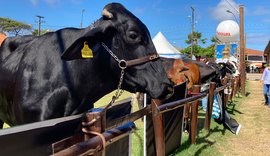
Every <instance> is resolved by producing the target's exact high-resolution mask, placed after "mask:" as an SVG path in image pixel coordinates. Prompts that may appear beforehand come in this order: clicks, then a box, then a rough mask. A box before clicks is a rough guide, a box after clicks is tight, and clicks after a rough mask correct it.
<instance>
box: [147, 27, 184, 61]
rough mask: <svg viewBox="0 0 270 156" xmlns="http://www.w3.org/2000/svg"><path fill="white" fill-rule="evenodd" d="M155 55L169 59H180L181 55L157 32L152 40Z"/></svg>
mask: <svg viewBox="0 0 270 156" xmlns="http://www.w3.org/2000/svg"><path fill="white" fill-rule="evenodd" d="M152 41H153V43H154V45H155V47H156V50H157V53H158V54H159V55H160V56H162V57H170V58H181V53H180V52H179V51H178V50H177V49H176V48H175V47H174V46H172V45H171V44H170V43H169V42H168V40H167V39H166V38H165V36H164V35H163V34H162V33H161V32H159V33H158V34H157V35H156V36H155V37H154V38H153V39H152Z"/></svg>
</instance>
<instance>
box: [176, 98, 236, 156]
mask: <svg viewBox="0 0 270 156" xmlns="http://www.w3.org/2000/svg"><path fill="white" fill-rule="evenodd" d="M240 100H241V99H240V98H234V99H233V102H232V103H230V104H229V105H228V106H227V107H228V109H227V110H228V112H229V113H230V116H231V117H232V118H235V119H236V118H237V113H235V114H234V113H232V112H233V111H234V110H235V109H238V108H237V107H238V106H237V103H238V102H240ZM231 113H232V114H231ZM204 119H205V112H204V111H202V109H200V110H199V115H198V129H197V137H196V144H191V143H190V142H189V139H188V134H187V133H185V132H184V133H183V136H182V142H181V146H180V147H179V148H178V149H177V150H176V151H175V153H173V154H172V155H175V156H180V155H184V156H194V155H195V156H196V155H200V156H216V155H219V156H221V155H223V154H222V153H221V152H219V149H218V148H217V147H216V146H215V145H220V146H223V147H226V146H227V144H228V141H227V140H228V138H231V137H235V134H233V133H232V132H231V131H230V130H229V129H227V128H225V127H224V126H223V125H220V124H218V123H217V122H215V121H214V119H211V126H210V130H209V133H208V132H207V131H206V130H205V129H204Z"/></svg>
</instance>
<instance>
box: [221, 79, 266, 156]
mask: <svg viewBox="0 0 270 156" xmlns="http://www.w3.org/2000/svg"><path fill="white" fill-rule="evenodd" d="M247 86H248V87H247V88H248V89H247V97H243V98H244V100H242V102H241V103H239V106H237V112H238V113H239V114H238V115H237V116H236V119H237V121H238V123H240V124H241V125H242V128H241V130H240V133H239V134H238V135H235V136H234V137H231V138H229V140H228V144H227V146H226V147H224V146H220V147H218V149H219V150H220V151H221V153H224V155H228V156H232V155H237V156H238V155H239V156H270V152H269V149H270V108H268V107H267V106H265V105H264V97H263V93H262V84H260V82H259V81H248V82H247Z"/></svg>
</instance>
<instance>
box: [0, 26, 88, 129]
mask: <svg viewBox="0 0 270 156" xmlns="http://www.w3.org/2000/svg"><path fill="white" fill-rule="evenodd" d="M83 33H84V32H83V30H79V29H62V30H60V31H57V32H53V33H48V34H45V35H42V36H39V37H28V36H27V37H26V38H24V37H19V38H17V39H16V38H12V39H10V40H7V41H5V44H4V47H3V48H2V49H1V51H0V53H1V58H2V60H1V62H0V96H1V97H2V98H1V100H0V103H1V104H0V109H1V110H6V113H7V114H8V113H10V115H1V113H0V118H1V116H7V117H8V116H10V117H11V116H13V117H14V114H17V115H18V116H16V118H17V119H16V120H17V121H18V123H15V124H20V122H21V123H26V122H29V121H30V120H31V121H32V122H33V121H34V120H36V121H39V120H45V119H46V118H51V117H48V116H49V115H51V114H50V112H46V111H44V110H51V111H52V112H57V109H61V110H63V109H64V108H59V107H66V105H65V104H66V103H68V102H67V101H68V100H69V99H71V97H70V96H71V95H70V93H69V91H70V88H72V86H71V85H72V82H71V81H73V80H72V78H71V76H70V75H76V73H68V71H69V70H70V69H71V68H73V67H74V64H79V65H80V66H81V70H83V69H84V68H83V66H84V65H83V64H82V63H80V62H82V61H81V60H78V61H71V62H66V61H63V60H61V54H62V53H63V52H64V51H65V50H66V49H67V48H68V47H69V46H70V45H71V44H72V43H73V42H74V41H75V40H76V39H77V38H78V36H80V35H82V34H83ZM78 62H79V63H78ZM84 62H86V61H84ZM71 102H72V101H70V102H69V103H71ZM57 103H58V104H57ZM61 105H62V106H61ZM29 108H30V109H29ZM54 109H56V110H54ZM25 110H31V114H30V113H29V112H27V111H25ZM43 111H44V112H43ZM44 114H49V115H47V117H46V115H44ZM59 114H61V115H59ZM59 114H58V115H56V116H52V117H54V118H55V117H60V116H64V112H59ZM40 115H42V117H41V116H40ZM2 118H3V117H2ZM33 118H35V119H33ZM4 120H5V121H6V122H10V123H11V122H12V120H14V121H15V119H11V118H4ZM27 120H29V121H27ZM11 124H12V123H11ZM13 124H14V123H13Z"/></svg>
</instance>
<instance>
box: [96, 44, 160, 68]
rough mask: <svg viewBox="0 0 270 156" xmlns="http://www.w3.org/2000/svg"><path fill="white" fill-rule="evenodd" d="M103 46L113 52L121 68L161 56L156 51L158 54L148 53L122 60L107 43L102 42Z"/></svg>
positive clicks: (112, 54)
mask: <svg viewBox="0 0 270 156" xmlns="http://www.w3.org/2000/svg"><path fill="white" fill-rule="evenodd" d="M101 44H102V46H103V47H104V48H105V49H106V50H107V51H108V52H109V53H110V54H111V56H112V57H113V58H114V59H115V60H116V61H117V62H118V65H119V67H120V68H121V69H126V68H127V67H131V66H135V65H139V64H143V63H146V62H149V61H154V60H156V59H158V58H159V55H158V54H157V53H156V54H151V55H148V56H144V57H141V58H137V59H133V60H128V61H126V60H124V59H122V60H120V59H118V57H117V56H116V55H115V54H114V53H113V52H112V51H111V49H109V48H108V47H107V46H106V45H105V43H103V42H102V43H101Z"/></svg>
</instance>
